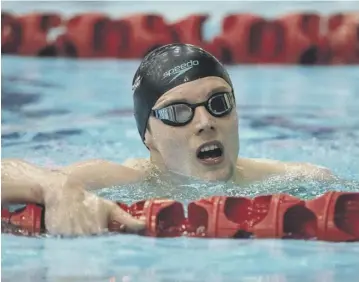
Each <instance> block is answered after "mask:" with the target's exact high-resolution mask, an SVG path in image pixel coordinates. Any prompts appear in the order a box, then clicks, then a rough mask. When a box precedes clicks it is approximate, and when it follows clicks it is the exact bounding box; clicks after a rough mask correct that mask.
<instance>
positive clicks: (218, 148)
mask: <svg viewBox="0 0 359 282" xmlns="http://www.w3.org/2000/svg"><path fill="white" fill-rule="evenodd" d="M222 157H223V145H222V144H221V143H220V142H218V141H214V142H208V143H205V144H203V145H202V146H200V147H199V148H198V149H197V158H198V159H199V160H200V161H202V162H207V163H208V162H210V163H212V162H215V163H218V161H219V160H221V159H222Z"/></svg>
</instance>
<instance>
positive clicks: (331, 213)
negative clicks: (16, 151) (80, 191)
mask: <svg viewBox="0 0 359 282" xmlns="http://www.w3.org/2000/svg"><path fill="white" fill-rule="evenodd" d="M119 206H120V207H121V208H123V209H124V210H125V211H126V212H128V213H130V214H131V215H132V216H134V217H135V218H138V219H143V220H145V222H146V228H145V231H144V233H143V235H146V236H151V237H178V236H188V237H206V238H277V239H301V240H308V239H317V240H322V241H332V242H354V241H359V193H349V192H328V193H326V194H324V195H322V196H320V197H318V198H316V199H313V200H308V201H304V200H301V199H298V198H296V197H293V196H290V195H286V194H276V195H265V196H258V197H255V198H253V199H250V198H245V197H225V196H214V197H210V198H207V199H200V200H198V201H195V202H192V203H190V204H189V205H188V218H186V217H185V215H184V208H183V206H182V204H181V203H179V202H176V201H173V200H167V199H150V200H143V201H139V202H137V203H134V204H133V205H131V206H127V205H125V204H123V203H119ZM44 215H45V209H44V208H42V207H41V206H39V205H33V204H29V205H27V206H26V207H25V208H23V209H21V210H18V211H16V212H13V213H10V212H9V211H8V210H7V209H2V211H1V219H2V222H3V223H7V224H11V225H13V226H16V227H17V228H18V229H17V230H20V231H18V232H14V229H11V228H5V230H4V229H3V231H2V232H3V233H14V234H21V235H30V236H31V235H37V234H41V233H43V232H45V225H44ZM109 230H110V231H113V230H115V225H113V224H112V223H109Z"/></svg>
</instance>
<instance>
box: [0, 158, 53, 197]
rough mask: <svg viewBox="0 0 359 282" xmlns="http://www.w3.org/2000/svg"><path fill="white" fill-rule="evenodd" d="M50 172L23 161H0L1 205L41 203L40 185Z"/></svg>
mask: <svg viewBox="0 0 359 282" xmlns="http://www.w3.org/2000/svg"><path fill="white" fill-rule="evenodd" d="M50 173H51V172H50V171H47V170H45V169H42V168H39V167H36V166H34V165H32V164H29V163H27V162H25V161H21V160H16V159H5V160H2V161H1V203H2V204H4V203H5V204H6V203H24V202H32V203H38V204H42V203H43V193H42V191H43V190H42V184H43V183H44V182H46V177H48V176H49V174H50Z"/></svg>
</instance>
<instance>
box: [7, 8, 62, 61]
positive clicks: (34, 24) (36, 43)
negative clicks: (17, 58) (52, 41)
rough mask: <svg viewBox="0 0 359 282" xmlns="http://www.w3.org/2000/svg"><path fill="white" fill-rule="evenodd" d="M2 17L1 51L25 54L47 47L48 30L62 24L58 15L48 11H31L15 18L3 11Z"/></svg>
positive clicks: (35, 53)
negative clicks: (40, 12)
mask: <svg viewBox="0 0 359 282" xmlns="http://www.w3.org/2000/svg"><path fill="white" fill-rule="evenodd" d="M2 18H3V19H4V23H3V24H2V28H1V30H2V32H4V35H3V36H2V39H4V40H5V41H4V42H3V43H2V47H4V50H3V51H2V52H3V53H10V54H18V55H25V56H36V55H37V54H39V53H40V52H41V51H42V50H43V49H45V48H47V46H48V45H49V41H48V33H49V31H50V30H51V29H52V28H55V27H59V26H60V25H61V24H62V19H61V17H60V16H59V15H57V14H50V13H44V14H38V13H33V14H27V15H24V16H18V17H16V18H15V17H13V16H11V15H10V14H6V13H5V14H2Z"/></svg>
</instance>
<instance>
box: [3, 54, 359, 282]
mask: <svg viewBox="0 0 359 282" xmlns="http://www.w3.org/2000/svg"><path fill="white" fill-rule="evenodd" d="M138 64H139V62H138V61H130V60H129V61H115V60H108V61H106V60H105V61H98V60H89V61H75V60H67V59H57V60H56V59H37V58H18V57H11V56H7V57H3V58H2V89H1V91H2V93H1V94H2V97H1V102H2V158H7V157H15V158H22V159H25V160H27V161H30V162H33V163H35V164H39V165H44V166H47V167H58V166H62V165H66V164H70V163H72V162H75V161H80V160H85V159H90V158H104V159H108V160H112V161H117V162H122V161H124V160H125V159H127V158H136V157H147V154H148V152H147V149H146V148H145V147H144V146H143V144H142V143H141V140H140V138H139V136H138V133H137V129H136V126H135V121H134V119H133V113H132V97H131V95H132V94H131V81H132V75H133V73H134V72H135V70H136V68H137V66H138ZM228 70H229V72H230V74H231V75H232V79H233V82H234V85H235V90H236V97H237V104H238V110H239V114H240V140H241V149H240V155H241V156H246V157H259V158H274V159H280V160H284V161H304V162H312V163H316V164H318V165H322V166H326V167H328V168H330V169H331V170H332V171H333V172H334V173H335V174H336V175H338V176H339V177H341V178H343V179H346V180H347V183H348V184H347V185H344V186H338V185H333V186H330V187H329V186H323V185H321V184H320V183H305V184H301V185H299V184H298V185H297V184H296V185H295V184H292V183H287V184H286V185H283V183H281V185H277V184H275V185H273V184H272V185H267V186H266V185H265V184H263V187H262V188H261V187H253V189H252V190H248V189H247V190H245V191H241V190H240V189H238V190H236V191H233V189H232V190H231V191H229V190H228V189H226V187H209V186H201V185H194V186H193V187H187V188H186V189H185V190H183V191H182V190H181V191H178V190H177V191H170V192H168V191H167V192H166V191H160V192H159V193H162V194H161V195H159V196H168V197H171V195H172V196H173V197H172V198H176V199H178V200H181V201H183V202H184V203H185V202H187V201H189V200H193V199H198V198H200V197H205V196H208V195H213V194H228V193H230V194H231V195H246V196H255V195H259V194H265V193H278V192H286V193H290V194H292V195H296V196H298V197H303V198H311V197H315V196H318V195H321V194H322V193H323V192H325V191H328V190H333V189H336V190H342V191H359V187H358V185H357V184H358V183H359V171H358V168H359V141H358V140H359V116H358V108H359V68H358V67H332V68H325V67H312V68H303V67H284V66H265V67H264V66H236V67H229V68H228ZM174 190H175V189H174ZM98 193H99V194H100V195H101V196H103V197H107V198H110V199H113V200H120V201H124V202H127V203H131V202H133V201H137V200H141V199H143V198H151V197H153V196H158V195H157V194H155V193H154V192H153V191H149V190H148V189H145V188H144V187H132V188H131V189H129V190H127V191H124V190H123V189H122V190H116V189H103V190H101V191H99V192H98ZM1 240H2V254H1V255H2V262H1V266H2V278H3V279H4V281H58V280H57V279H61V278H63V279H64V280H65V281H216V282H217V281H280V282H284V281H328V282H329V281H345V282H350V281H353V282H354V281H357V276H358V274H359V271H358V265H359V244H356V243H350V244H349V243H337V244H333V243H325V242H316V241H308V242H304V241H290V240H288V241H281V240H223V239H221V240H219V239H217V240H214V239H212V240H206V239H186V238H176V239H155V238H144V237H138V236H135V235H116V236H98V237H91V238H77V239H59V238H51V237H49V238H40V239H39V238H21V237H15V236H11V235H2V237H1ZM111 279H112V280H111Z"/></svg>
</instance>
